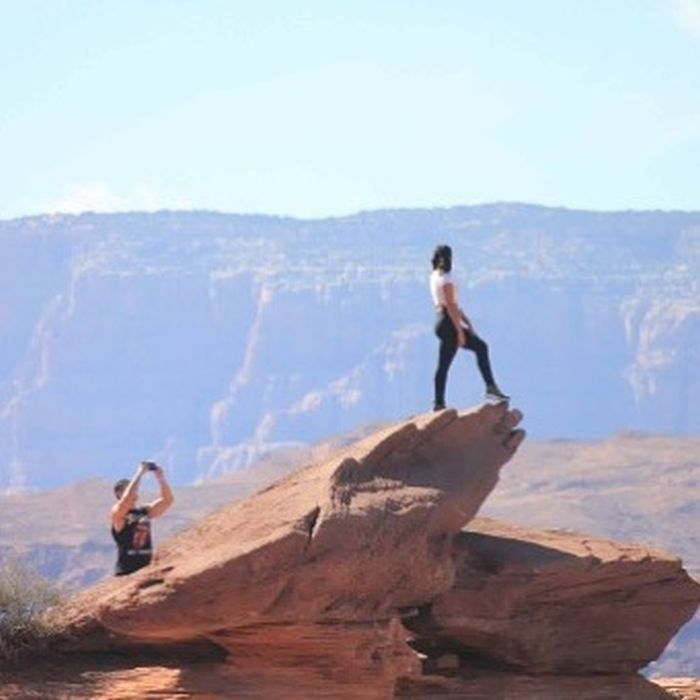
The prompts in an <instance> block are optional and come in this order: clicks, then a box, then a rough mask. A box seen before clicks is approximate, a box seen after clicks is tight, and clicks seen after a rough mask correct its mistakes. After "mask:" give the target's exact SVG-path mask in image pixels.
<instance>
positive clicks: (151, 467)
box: [141, 462, 158, 472]
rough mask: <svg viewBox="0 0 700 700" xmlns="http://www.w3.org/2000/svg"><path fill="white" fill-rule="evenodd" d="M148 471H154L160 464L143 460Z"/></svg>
mask: <svg viewBox="0 0 700 700" xmlns="http://www.w3.org/2000/svg"><path fill="white" fill-rule="evenodd" d="M141 464H143V465H144V466H145V467H146V469H148V471H151V472H154V471H156V470H157V469H158V465H157V464H156V463H155V462H141Z"/></svg>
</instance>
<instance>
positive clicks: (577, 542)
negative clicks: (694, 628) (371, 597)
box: [406, 518, 700, 675]
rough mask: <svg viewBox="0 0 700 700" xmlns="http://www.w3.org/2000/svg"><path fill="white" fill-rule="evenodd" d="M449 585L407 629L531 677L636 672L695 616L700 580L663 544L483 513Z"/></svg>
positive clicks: (464, 538) (465, 536)
mask: <svg viewBox="0 0 700 700" xmlns="http://www.w3.org/2000/svg"><path fill="white" fill-rule="evenodd" d="M454 552H455V561H456V568H457V575H456V578H455V583H454V585H453V587H452V588H451V589H450V590H449V591H448V592H447V593H445V594H443V595H441V596H439V597H438V598H436V599H435V600H434V601H433V602H432V603H431V604H430V605H429V606H426V608H425V609H424V610H423V611H422V614H421V615H420V616H419V617H417V618H413V619H411V618H409V619H407V620H406V625H407V626H410V627H411V629H414V630H415V631H416V632H417V633H418V634H419V636H420V637H421V638H423V639H424V640H426V641H429V642H430V643H432V644H434V645H435V646H436V648H455V649H458V650H459V651H460V652H461V653H462V654H464V655H466V656H467V657H468V656H472V657H477V658H482V659H485V660H488V661H489V662H491V663H495V664H498V665H500V666H503V667H506V668H520V669H525V670H527V671H528V672H530V673H558V674H574V675H575V674H591V673H601V674H603V673H608V674H619V673H633V672H635V671H637V670H639V669H641V668H643V667H644V666H646V665H647V664H648V663H650V662H651V661H653V660H654V659H656V658H657V657H658V656H659V655H660V654H661V653H662V652H663V650H664V648H665V647H666V645H667V644H668V642H669V641H670V640H671V638H672V637H673V636H674V635H675V633H676V632H677V631H678V629H679V628H680V627H681V626H682V625H683V624H685V623H686V622H688V620H689V619H690V618H691V617H692V616H693V614H694V612H695V610H696V609H697V607H698V602H699V601H700V585H698V584H697V583H696V582H695V581H693V580H692V579H691V578H690V577H689V576H688V574H687V573H686V572H685V571H684V570H683V568H682V566H681V562H680V560H678V559H677V558H675V557H672V556H669V555H668V554H665V553H664V552H662V551H660V550H653V549H649V548H647V547H642V546H639V545H628V544H621V543H617V542H612V541H609V540H603V539H599V538H593V537H589V536H586V535H578V534H575V533H567V532H546V531H538V530H532V529H525V528H521V527H517V526H514V525H509V524H506V523H500V522H497V521H495V520H490V519H482V518H477V519H476V520H474V521H472V522H471V523H470V524H469V525H468V526H467V528H465V529H464V530H463V531H462V532H460V533H459V535H457V536H456V537H455V538H454Z"/></svg>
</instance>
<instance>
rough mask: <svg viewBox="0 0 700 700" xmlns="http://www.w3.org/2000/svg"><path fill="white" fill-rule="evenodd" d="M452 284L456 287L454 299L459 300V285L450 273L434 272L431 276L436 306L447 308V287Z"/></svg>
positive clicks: (431, 291) (431, 286)
mask: <svg viewBox="0 0 700 700" xmlns="http://www.w3.org/2000/svg"><path fill="white" fill-rule="evenodd" d="M446 284H451V285H452V286H453V287H454V298H455V299H457V284H456V283H455V281H454V279H453V278H452V275H451V274H450V273H449V272H443V271H442V270H433V271H432V273H431V275H430V293H431V295H432V297H433V303H434V304H435V306H446V302H445V285H446Z"/></svg>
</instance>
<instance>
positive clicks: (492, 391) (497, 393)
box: [486, 384, 510, 401]
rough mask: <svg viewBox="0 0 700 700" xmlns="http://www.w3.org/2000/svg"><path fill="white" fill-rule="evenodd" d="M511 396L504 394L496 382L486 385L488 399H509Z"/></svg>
mask: <svg viewBox="0 0 700 700" xmlns="http://www.w3.org/2000/svg"><path fill="white" fill-rule="evenodd" d="M509 398H510V396H508V394H504V393H503V392H502V391H501V390H500V389H499V388H498V386H497V385H496V384H489V385H488V386H487V387H486V400H487V401H508V399H509Z"/></svg>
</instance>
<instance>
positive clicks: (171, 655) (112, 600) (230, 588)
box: [4, 404, 700, 700]
mask: <svg viewBox="0 0 700 700" xmlns="http://www.w3.org/2000/svg"><path fill="white" fill-rule="evenodd" d="M521 420H522V414H521V413H520V412H519V411H517V410H509V409H508V407H507V406H506V405H505V404H500V405H496V406H494V405H486V406H481V407H479V408H478V409H474V410H470V411H465V412H459V413H458V412H456V411H452V410H450V411H443V412H440V413H436V414H428V415H422V416H417V417H415V418H413V419H411V420H408V421H406V422H404V423H402V424H399V425H396V426H393V427H391V428H388V429H386V430H383V431H381V432H379V433H377V434H375V435H373V436H371V437H369V438H367V439H365V440H363V441H361V442H358V443H356V444H354V445H352V446H351V447H349V448H347V449H345V450H343V451H341V452H339V453H338V454H336V455H335V456H334V457H333V458H332V459H330V460H328V461H325V462H323V463H319V464H312V465H309V466H307V467H305V468H303V469H301V470H299V471H297V472H296V473H294V474H292V475H290V476H289V477H287V478H285V479H282V480H280V481H278V482H276V483H275V484H273V485H271V486H270V487H268V488H266V489H264V490H263V491H261V492H259V493H257V494H255V495H254V496H252V497H250V498H248V499H246V500H243V501H240V502H237V503H233V504H232V505H230V506H228V507H226V508H224V509H222V510H221V511H219V512H217V513H215V514H213V515H211V516H210V517H208V518H206V519H204V520H203V521H201V522H200V523H198V524H197V525H196V526H194V527H192V528H190V529H189V530H187V531H185V532H183V533H181V534H179V535H178V536H176V537H174V538H173V539H171V540H170V541H169V542H167V543H166V544H165V545H164V546H163V548H162V549H161V550H160V552H159V554H158V556H157V558H156V560H155V561H154V563H153V564H152V565H151V566H149V567H147V568H146V569H144V570H142V571H140V572H138V573H136V574H134V575H132V576H129V577H123V578H120V579H115V580H112V581H108V582H106V583H104V584H102V585H99V586H96V587H95V588H93V589H91V590H89V591H87V592H85V593H83V594H82V595H79V596H77V597H76V598H75V599H73V600H72V601H71V602H70V604H69V605H67V606H65V607H64V608H62V609H61V610H58V611H54V613H53V619H54V621H55V622H57V624H58V627H59V631H58V633H57V635H56V637H55V638H54V639H53V640H52V651H54V652H56V653H60V654H62V655H63V656H62V657H61V658H62V662H61V663H68V664H69V665H70V664H71V663H72V664H74V665H75V664H76V663H78V661H77V660H79V663H78V667H77V669H76V670H75V673H77V674H84V675H85V677H86V678H88V679H89V683H90V684H91V685H89V684H88V685H89V688H88V686H86V692H85V694H84V695H81V692H82V691H81V690H80V688H79V687H76V684H75V681H72V685H71V687H70V694H69V696H70V697H74V698H79V697H105V698H106V697H117V695H114V694H113V693H114V692H115V691H114V690H113V689H114V688H115V687H118V688H119V695H118V697H124V698H126V697H132V696H131V695H129V692H131V691H130V690H129V688H130V687H132V686H130V685H129V684H130V683H131V682H132V681H131V680H130V679H132V678H135V676H134V674H133V673H132V671H131V670H130V669H133V668H134V667H135V666H140V667H141V670H142V675H141V676H139V678H140V685H138V686H134V687H137V690H136V691H134V693H135V694H134V695H133V697H141V696H143V693H146V688H147V693H151V694H156V695H157V694H161V695H163V694H164V695H165V696H172V697H208V698H211V699H214V698H220V697H221V698H224V697H241V698H248V697H265V698H267V697H280V698H289V699H293V698H317V697H318V698H320V697H334V698H363V700H364V699H366V698H389V697H432V698H437V697H448V696H449V697H460V698H474V699H478V698H484V699H486V698H488V699H489V700H491V699H498V698H502V699H503V700H505V699H510V698H518V700H546V699H547V698H552V700H554V698H556V700H579V699H583V698H585V699H586V700H597V699H600V700H604V699H605V700H608V699H609V698H612V697H614V698H619V699H620V700H623V699H626V698H629V700H643V699H644V698H650V699H652V698H656V699H659V698H670V697H682V696H681V695H679V694H678V692H680V691H679V690H678V687H680V686H678V684H677V687H671V686H669V690H668V692H667V691H666V690H663V689H662V688H661V687H660V686H659V685H656V684H653V683H650V682H649V681H647V680H646V679H644V678H643V677H642V676H640V675H638V674H636V673H635V671H636V670H637V669H638V668H640V667H641V666H643V665H645V664H646V663H648V662H649V661H651V660H653V659H654V658H656V656H658V655H659V654H660V653H661V651H662V650H663V648H664V646H665V645H666V644H667V642H668V641H669V639H670V638H671V637H672V636H673V634H674V633H675V632H676V631H677V630H678V628H679V627H680V626H681V625H682V624H683V622H684V621H685V620H686V619H688V618H689V617H690V616H691V615H692V614H693V612H694V610H695V609H696V608H697V605H698V602H699V601H700V587H699V586H698V584H696V583H695V582H694V581H692V579H690V578H689V577H688V576H687V574H686V573H685V572H684V571H683V569H682V567H681V564H680V562H679V561H678V560H677V559H675V558H674V557H671V556H669V555H666V554H665V553H663V552H659V551H656V550H651V549H648V548H645V547H641V546H636V545H623V544H620V543H615V542H610V541H605V540H600V539H595V538H590V537H587V536H584V535H577V534H573V533H560V532H559V533H552V532H539V531H533V530H525V529H523V528H518V527H516V526H513V525H508V524H505V523H498V522H496V521H491V520H484V519H476V520H474V518H475V516H476V514H477V512H478V510H479V508H480V506H481V505H482V503H483V502H484V500H485V499H486V498H487V497H488V495H489V493H490V492H491V491H492V490H493V489H494V487H495V486H496V484H497V482H498V478H499V473H500V470H501V468H502V467H503V466H504V465H505V464H506V463H507V462H508V460H509V459H510V458H511V456H512V455H513V454H514V452H515V450H516V449H517V447H518V445H519V444H520V443H521V442H522V440H523V438H524V435H525V433H524V431H523V430H521V429H520V428H519V427H518V426H519V424H520V422H521ZM402 621H403V622H402ZM407 628H410V630H411V632H409V630H408V629H407ZM411 634H412V635H413V639H409V637H410V636H411ZM409 642H410V644H409ZM75 652H79V653H75ZM105 659H107V661H105ZM91 660H94V661H91ZM91 663H92V664H93V666H90V664H91ZM110 664H111V665H110ZM86 668H87V670H85V669H86ZM81 669H82V670H81ZM36 673H37V677H41V679H42V680H41V682H42V683H45V684H46V687H53V686H51V683H52V682H57V683H59V686H60V682H58V681H56V679H55V677H54V676H52V675H51V672H50V670H46V668H44V670H43V671H42V673H44V676H39V675H38V671H37V672H36ZM75 673H74V675H75ZM144 674H145V675H144ZM80 677H82V675H81V676H80ZM125 679H128V680H125ZM158 679H160V680H158ZM86 682H87V681H86ZM17 683H18V684H17ZM688 683H691V681H688ZM156 686H157V687H156ZM687 687H691V686H687ZM687 687H686V688H685V689H684V690H683V692H686V690H687ZM56 688H57V690H56V692H55V693H54V694H55V695H56V696H57V697H60V696H61V695H60V692H58V689H59V688H58V686H56ZM12 689H14V690H17V692H21V691H22V689H23V684H22V682H21V681H18V682H16V683H15V686H12V687H11V686H9V685H8V686H7V687H6V688H5V689H4V690H5V691H6V695H7V697H20V696H21V695H17V696H15V695H12V694H11V693H9V690H12ZM24 689H25V690H27V687H25V688H24ZM14 690H13V692H14ZM677 691H678V692H677ZM52 692H53V691H52ZM110 693H112V694H110ZM139 693H141V694H142V695H141V696H139Z"/></svg>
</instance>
